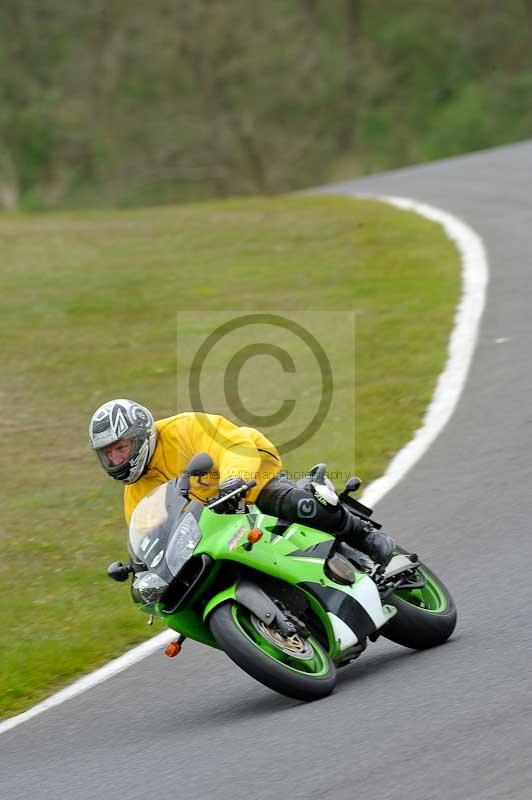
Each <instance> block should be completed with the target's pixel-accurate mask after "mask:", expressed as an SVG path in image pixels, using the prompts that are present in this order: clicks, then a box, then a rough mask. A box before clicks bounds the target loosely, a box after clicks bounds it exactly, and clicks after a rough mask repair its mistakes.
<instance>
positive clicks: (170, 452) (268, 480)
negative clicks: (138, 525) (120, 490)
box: [89, 399, 394, 564]
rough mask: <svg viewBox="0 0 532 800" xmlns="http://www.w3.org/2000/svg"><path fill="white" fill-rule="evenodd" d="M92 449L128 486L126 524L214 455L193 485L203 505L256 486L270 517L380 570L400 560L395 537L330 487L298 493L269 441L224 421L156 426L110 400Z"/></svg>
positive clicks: (146, 415) (135, 409)
mask: <svg viewBox="0 0 532 800" xmlns="http://www.w3.org/2000/svg"><path fill="white" fill-rule="evenodd" d="M89 443H90V446H91V448H92V449H93V450H95V451H96V453H97V455H98V458H99V459H100V463H101V465H102V467H103V468H104V469H105V471H106V472H107V474H108V475H110V476H111V478H114V479H115V480H118V481H121V482H122V483H124V484H126V486H125V490H124V514H125V517H126V522H129V520H130V518H131V515H132V513H133V511H134V509H135V506H136V505H137V504H138V503H139V502H140V501H141V500H142V498H143V497H145V495H146V494H148V492H150V491H151V490H152V489H154V488H155V487H157V486H159V485H161V484H163V483H166V482H167V481H169V480H172V478H175V477H177V476H178V475H179V474H181V473H182V472H183V470H184V469H185V467H186V465H187V464H188V462H189V461H190V459H191V458H192V457H193V456H194V455H195V454H196V453H198V452H207V453H208V454H209V455H210V456H211V458H212V460H213V464H214V467H213V470H212V471H211V473H209V475H208V476H204V477H202V478H201V481H200V480H199V479H194V478H193V479H192V480H191V487H192V491H191V495H192V496H193V497H195V498H196V499H199V500H203V501H206V500H207V499H212V497H213V496H214V495H217V494H218V495H220V496H224V495H226V494H228V493H229V492H233V491H234V490H235V489H237V488H240V487H241V486H244V485H245V483H246V481H249V480H251V479H253V480H255V481H256V482H257V485H256V486H255V487H254V488H253V489H251V490H250V491H249V492H248V494H247V499H248V500H249V502H251V503H255V504H256V505H257V507H258V508H259V510H260V511H262V512H263V513H265V514H271V515H272V516H275V517H281V518H282V519H285V520H288V521H290V522H301V523H303V524H305V525H311V526H312V527H315V528H318V529H319V530H323V531H326V532H328V533H332V534H334V535H335V536H337V537H339V538H341V539H345V540H346V541H347V542H349V544H352V545H353V546H355V547H357V548H358V549H360V550H361V551H363V552H364V553H366V554H367V555H369V556H370V557H371V558H372V559H373V560H374V561H376V562H378V563H380V564H387V563H388V561H389V560H390V558H391V556H392V551H393V548H394V542H393V539H392V538H391V537H390V536H388V535H387V534H385V533H383V532H382V531H376V530H375V529H374V528H373V526H372V525H371V523H369V522H367V521H366V520H362V519H360V518H359V517H357V516H355V515H354V514H351V513H350V512H349V511H348V510H347V509H346V508H345V506H343V505H342V504H341V503H340V502H339V501H338V498H337V497H336V495H334V494H333V493H331V492H327V489H326V487H324V488H321V487H319V486H316V484H310V483H309V489H302V488H299V487H298V486H296V485H295V484H294V483H293V482H292V481H291V480H289V479H288V478H287V477H286V476H285V475H284V474H283V473H282V472H281V470H282V463H281V458H280V456H279V453H278V451H277V448H276V447H275V446H274V445H273V444H272V443H271V442H270V441H269V440H268V439H267V438H266V437H265V436H264V435H263V434H262V433H260V432H259V431H257V430H255V429H254V428H245V427H238V426H237V425H234V424H233V423H232V422H229V420H227V419H225V418H224V417H222V416H220V415H217V414H204V413H201V414H200V413H195V412H185V413H182V414H177V415H175V416H173V417H168V418H166V419H161V420H158V421H157V422H155V420H154V418H153V416H152V414H151V412H150V411H149V410H148V409H147V408H145V407H144V406H142V405H140V404H139V403H136V402H133V401H132V400H125V399H117V400H110V401H109V402H107V403H104V404H103V405H102V406H100V408H98V409H97V410H96V411H95V413H94V414H93V416H92V419H91V421H90V425H89ZM221 505H222V508H221V509H220V507H219V510H228V509H230V508H231V499H229V500H228V504H227V506H226V508H225V509H224V508H223V504H221ZM217 510H218V509H217Z"/></svg>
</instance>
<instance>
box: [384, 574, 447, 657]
mask: <svg viewBox="0 0 532 800" xmlns="http://www.w3.org/2000/svg"><path fill="white" fill-rule="evenodd" d="M419 571H420V572H421V574H422V576H423V578H424V580H425V586H424V587H423V588H422V589H410V590H407V589H398V590H396V591H395V592H394V593H393V594H392V595H391V597H389V598H387V599H386V603H387V604H388V605H391V606H395V608H396V609H397V614H395V616H393V617H392V619H391V620H390V621H389V622H388V623H386V625H384V627H383V628H382V629H381V633H382V635H383V636H384V637H385V638H386V639H390V641H392V642H395V643H396V644H400V645H403V647H410V648H412V650H426V649H427V648H429V647H436V646H437V645H439V644H443V642H445V641H446V640H447V639H448V638H449V636H450V635H451V634H452V632H453V631H454V629H455V626H456V605H455V602H454V600H453V598H452V596H451V593H450V592H449V590H448V589H447V587H446V586H445V585H444V584H443V583H442V582H441V580H440V579H439V578H438V577H437V576H436V575H435V574H434V573H433V572H431V570H430V569H428V567H426V566H425V565H424V564H419Z"/></svg>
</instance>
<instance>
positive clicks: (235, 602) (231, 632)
mask: <svg viewBox="0 0 532 800" xmlns="http://www.w3.org/2000/svg"><path fill="white" fill-rule="evenodd" d="M211 468H212V460H211V459H210V456H208V454H206V453H199V454H198V455H197V456H195V457H194V458H193V459H192V461H191V462H190V464H189V465H188V467H187V470H186V471H185V473H184V474H183V475H182V476H181V477H180V478H177V479H175V480H172V481H169V482H168V483H166V484H163V485H162V486H160V487H158V488H157V489H155V490H153V491H152V492H151V493H150V494H148V495H147V496H146V497H145V498H144V499H143V500H142V501H141V502H140V503H139V504H138V506H137V507H136V509H135V511H134V513H133V516H132V518H131V521H130V525H129V553H130V561H129V562H128V563H127V564H122V563H121V562H114V563H113V564H111V565H110V566H109V568H108V574H109V576H110V577H111V578H113V579H114V580H117V581H126V580H127V579H128V577H129V576H130V575H131V576H132V581H131V594H132V597H133V600H134V602H135V603H136V605H137V607H138V608H139V609H140V610H141V611H143V612H146V613H148V614H150V615H152V616H158V617H160V618H161V619H163V620H164V621H165V623H166V624H167V625H168V627H169V628H171V629H173V630H175V631H176V632H177V633H178V634H179V636H178V637H177V638H176V640H175V641H174V642H172V643H171V644H170V645H169V646H168V647H167V649H166V652H167V654H168V655H176V654H177V652H179V650H180V648H181V645H182V643H183V641H184V640H185V638H187V637H188V638H191V639H194V640H196V641H198V642H202V643H203V644H206V645H209V646H210V647H216V648H220V649H222V650H224V651H225V652H226V654H227V655H228V656H229V658H231V659H232V660H233V661H234V662H235V663H236V664H238V666H240V667H241V668H242V669H243V670H245V671H246V672H247V673H248V674H249V675H251V676H252V677H253V678H255V679H256V680H258V681H260V682H261V683H263V684H264V685H265V686H268V687H270V688H271V689H274V690H275V691H277V692H280V693H281V694H284V695H287V696H288V697H293V698H296V699H298V700H315V699H317V698H320V697H325V696H326V695H328V694H330V692H332V690H333V689H334V686H335V683H336V669H337V668H338V667H342V666H344V665H346V664H348V663H349V662H351V661H353V660H354V659H355V658H358V657H359V656H360V655H361V653H362V652H363V651H364V650H365V649H366V646H367V644H368V641H372V642H374V641H375V640H376V639H377V637H378V636H384V637H386V638H387V639H390V640H392V641H393V642H396V643H398V644H400V645H404V646H405V647H410V648H414V649H424V648H427V647H434V646H435V645H438V644H441V643H442V642H444V641H445V640H446V639H447V638H448V637H449V636H450V635H451V634H452V632H453V630H454V627H455V625H456V608H455V604H454V601H453V599H452V597H451V595H450V593H449V591H448V590H447V589H446V588H445V586H444V585H443V584H442V582H441V581H440V580H439V578H438V577H437V576H436V575H435V574H434V573H433V572H432V571H431V570H429V569H428V568H427V567H426V566H425V565H424V564H423V563H421V562H420V561H419V560H418V557H417V555H415V554H411V553H410V554H409V553H407V552H405V551H404V550H402V549H400V548H398V549H397V550H396V551H395V554H394V556H393V557H392V559H391V561H390V563H389V564H388V566H387V567H386V569H383V568H382V567H379V566H378V565H376V564H375V563H374V562H373V561H371V559H370V558H369V557H368V556H366V555H365V554H363V553H361V552H360V551H358V550H356V549H355V548H353V547H351V546H350V545H348V544H347V543H345V542H342V541H339V540H337V539H335V537H334V536H331V535H330V534H327V533H324V532H322V531H318V530H315V529H314V528H311V527H307V526H305V525H302V524H300V523H288V522H286V521H283V520H281V519H276V518H275V517H271V516H267V515H265V514H262V513H261V512H260V511H259V510H258V509H257V508H256V507H255V506H250V505H246V503H245V494H246V492H247V491H249V489H251V488H252V487H253V486H254V485H255V482H254V481H249V482H248V483H247V485H246V486H243V487H242V488H240V489H238V490H235V492H233V493H231V495H225V496H224V497H222V498H216V499H214V500H212V501H210V502H209V503H207V504H203V503H201V502H199V501H197V500H190V499H189V492H190V477H191V476H192V475H194V476H196V477H199V478H200V479H201V476H202V475H205V474H207V473H208V472H209V471H210V469H211ZM309 478H310V479H312V480H314V481H316V482H318V483H324V482H325V481H327V480H328V479H327V478H326V477H325V465H318V466H317V467H316V468H313V470H311V471H310V473H309ZM329 485H330V484H329ZM359 485H360V481H359V480H358V479H357V478H351V479H350V480H349V481H348V482H347V484H346V487H345V489H344V490H343V492H342V493H341V494H340V501H341V502H343V503H344V504H345V505H346V506H347V507H348V508H349V509H350V511H351V512H352V513H355V514H357V515H358V516H360V517H362V518H364V519H366V520H369V518H370V516H371V514H372V511H371V509H369V508H367V507H366V506H364V505H363V504H362V503H359V502H358V501H357V500H355V499H354V498H353V497H352V496H351V495H352V494H353V492H354V491H356V489H357V488H358V486H359ZM233 495H234V496H235V499H236V500H237V502H238V506H237V511H236V513H222V514H221V513H217V512H216V506H217V505H220V506H221V504H222V503H224V504H225V505H226V504H227V500H228V499H229V498H231V497H232V496H233ZM372 524H373V525H375V526H376V527H380V526H379V525H378V523H375V522H373V523H372Z"/></svg>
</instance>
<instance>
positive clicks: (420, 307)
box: [0, 196, 460, 717]
mask: <svg viewBox="0 0 532 800" xmlns="http://www.w3.org/2000/svg"><path fill="white" fill-rule="evenodd" d="M0 259H1V263H2V274H1V276H0V288H1V293H0V298H1V299H0V303H1V311H2V313H1V317H0V331H1V337H2V343H3V347H2V350H3V358H2V380H1V385H0V399H1V404H2V416H1V420H0V431H1V440H2V459H1V472H0V486H1V487H2V488H1V491H2V519H1V522H0V546H1V550H2V564H3V565H4V567H7V569H4V571H3V580H2V583H1V588H0V595H1V596H0V602H1V605H2V608H3V610H4V622H3V624H2V626H1V628H0V652H1V653H2V656H1V658H2V662H3V663H2V670H1V675H2V677H1V683H0V696H1V698H2V700H1V708H0V716H2V717H6V716H10V715H12V714H14V713H16V712H18V711H20V710H22V709H24V708H26V707H28V706H29V705H32V704H33V703H35V702H37V701H38V700H41V699H42V698H43V697H45V696H46V695H48V694H50V693H51V692H52V691H54V690H57V689H59V688H61V687H62V686H64V685H65V684H66V683H68V682H70V681H71V680H72V679H74V678H75V677H76V676H78V675H80V674H81V673H83V672H87V671H90V670H92V669H93V668H95V667H97V666H98V665H100V664H102V663H104V662H105V661H107V660H109V659H111V658H113V657H115V656H117V655H119V654H120V653H122V652H123V651H124V650H125V649H126V648H128V647H130V646H131V645H134V644H135V643H138V642H140V641H142V640H143V639H145V638H147V637H148V636H149V635H151V631H150V629H147V628H146V625H145V617H144V616H142V615H139V614H136V613H135V612H134V609H133V608H132V606H131V604H130V600H129V595H128V592H127V590H126V589H123V588H121V587H120V586H118V585H117V584H113V583H111V581H109V580H108V579H107V577H106V575H105V569H106V566H107V564H108V562H110V561H112V560H115V559H116V558H121V557H123V556H124V555H125V527H124V523H123V519H122V513H121V491H120V487H119V486H118V485H117V484H115V483H113V482H112V481H110V480H109V479H108V478H107V477H106V476H105V475H104V474H103V472H102V471H101V470H100V469H99V467H98V466H97V463H96V459H95V457H94V456H93V455H92V454H91V453H90V452H89V451H88V449H87V445H86V428H87V424H88V420H89V418H90V416H91V414H92V412H93V411H94V410H95V408H96V407H97V406H98V405H99V404H100V403H102V402H104V401H105V400H107V399H109V398H111V397H132V398H134V399H137V400H139V401H140V402H142V403H144V404H146V405H148V406H149V407H150V408H152V410H153V411H154V413H155V415H156V416H157V417H162V416H168V415H170V414H173V413H176V410H179V411H181V410H185V409H183V408H176V405H177V399H176V397H177V396H178V394H179V392H178V391H177V387H178V384H179V381H180V380H181V381H182V379H183V375H182V374H181V375H180V372H183V369H184V367H183V364H182V363H181V361H180V356H179V352H178V353H177V358H176V333H177V329H176V311H177V310H181V311H184V312H187V311H188V312H190V311H197V312H198V314H197V322H198V324H197V325H196V326H195V330H193V331H192V332H191V335H192V334H194V335H197V334H198V331H199V332H200V333H201V331H202V330H204V329H205V330H207V328H208V325H209V324H210V321H211V320H212V319H214V318H215V315H216V314H219V313H220V311H221V310H225V309H230V310H237V311H260V310H267V311H276V312H278V313H288V312H290V313H291V312H309V311H314V312H316V311H318V312H323V317H322V319H321V321H320V319H319V317H320V315H319V314H317V316H316V323H317V326H318V328H319V327H320V325H321V334H320V336H322V337H324V339H327V346H328V347H329V348H332V350H333V351H334V352H335V355H336V359H337V361H336V363H335V367H334V381H335V389H334V394H335V402H336V403H337V405H336V409H337V410H336V411H335V414H334V415H333V417H332V418H331V419H329V420H328V425H329V428H328V429H323V430H321V431H318V432H317V433H316V434H315V436H314V437H313V438H312V439H311V440H309V441H307V442H306V443H305V445H304V446H303V447H302V448H300V449H299V450H298V451H297V452H293V453H290V454H289V455H288V456H287V459H286V463H287V466H288V467H289V468H294V469H297V468H298V467H300V466H301V465H302V464H303V463H304V464H305V465H307V466H308V465H310V464H311V463H313V462H314V461H317V460H326V461H327V462H328V463H329V464H330V465H331V466H337V465H338V464H342V465H343V466H344V467H345V468H346V469H349V468H356V472H357V474H360V475H362V476H363V478H364V479H365V480H366V481H369V480H371V479H372V478H375V477H377V476H378V475H379V474H380V473H382V471H383V470H384V468H385V466H386V464H387V462H388V461H389V459H390V457H391V456H392V455H393V454H394V453H395V452H396V451H397V450H398V449H399V448H400V447H401V446H402V445H403V444H404V443H405V442H406V441H407V440H408V439H409V437H410V436H411V434H412V432H413V431H414V430H415V429H416V428H417V427H418V426H419V423H420V421H421V418H422V415H423V412H424V409H425V407H426V405H427V402H428V401H429V400H430V397H431V394H432V391H433V388H434V384H435V380H436V378H437V375H438V374H439V372H440V371H441V369H442V367H443V365H444V362H445V357H446V345H447V340H448V336H449V332H450V330H451V326H452V319H453V313H454V309H455V307H456V304H457V301H458V298H459V293H460V279H459V258H458V255H457V253H456V251H455V250H454V248H453V246H452V245H451V243H450V242H449V241H448V240H447V238H446V237H445V235H444V233H443V231H442V229H441V228H440V227H439V226H438V225H436V224H434V223H431V222H429V221H427V220H425V219H423V218H420V217H418V216H416V215H415V214H413V213H410V212H405V211H399V210H397V209H394V208H391V207H388V206H386V205H383V204H381V203H378V202H373V201H369V200H358V199H352V198H345V197H331V196H313V197H280V198H274V199H253V200H245V201H240V200H232V201H225V202H213V203H205V204H201V205H190V206H181V207H177V208H170V207H164V208H157V209H147V210H136V211H121V212H101V213H100V212H84V213H75V214H73V213H70V214H53V215H47V216H44V215H43V216H14V215H4V216H1V217H0ZM353 311H354V312H355V313H356V339H355V342H356V365H355V364H353V360H352V358H351V356H352V350H349V348H347V349H346V350H345V353H346V358H345V359H342V357H341V356H342V353H343V352H344V350H343V349H342V348H346V347H347V344H346V342H348V341H349V340H350V336H346V334H345V330H344V329H343V328H342V321H343V320H344V319H349V318H350V317H349V313H350V312H353ZM345 315H348V316H345ZM194 318H195V317H194ZM335 323H336V324H335ZM202 326H203V327H202ZM192 328H194V325H193V326H192ZM180 333H181V334H183V335H185V339H184V343H185V344H184V347H185V350H186V349H187V348H186V341H187V340H186V335H187V331H186V330H182V331H180ZM318 338H319V337H318ZM219 363H223V361H222V359H220V361H219ZM355 367H356V411H354V410H353V396H352V395H353V385H354V384H353V376H354V375H355ZM262 370H264V363H262V362H260V360H259V361H257V360H255V362H254V366H253V365H252V364H251V362H250V368H249V371H248V372H246V373H245V374H244V373H243V375H242V380H243V381H244V387H245V390H246V392H247V395H248V396H249V399H250V402H251V403H252V404H253V403H255V406H254V408H255V409H256V411H257V413H258V412H259V411H260V409H263V410H264V408H270V410H271V406H268V402H270V401H271V397H270V389H271V387H270V386H269V385H268V384H267V383H266V385H265V375H264V372H261V371H262ZM207 373H208V374H206V380H207V382H209V381H212V380H213V376H214V375H215V373H216V369H215V367H211V368H210V369H209V370H207ZM287 380H288V378H287ZM279 383H281V384H282V376H281V380H280V381H279ZM301 395H302V397H303V396H307V395H308V396H307V400H306V401H305V402H306V404H307V406H308V408H311V406H312V401H313V396H314V395H313V392H312V391H309V392H308V393H305V391H302V392H301ZM259 396H260V397H261V398H262V400H260V401H259ZM274 399H275V398H274ZM305 402H303V405H302V408H303V410H305ZM277 406H278V403H277V401H275V403H274V406H273V407H274V408H276V407H277ZM342 408H343V409H344V411H343V413H342V411H341V409H342ZM338 409H340V410H338ZM208 410H212V411H216V410H217V409H216V408H215V407H209V408H208ZM221 410H222V411H224V409H221ZM307 410H308V409H307ZM355 417H356V426H355ZM290 424H291V423H290ZM270 435H271V436H272V438H274V441H276V440H277V439H276V437H274V435H273V434H272V433H271V434H270ZM355 449H356V464H353V463H352V462H353V460H354V456H353V453H354V450H355ZM156 632H158V630H157V631H156Z"/></svg>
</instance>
